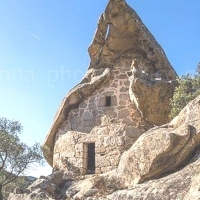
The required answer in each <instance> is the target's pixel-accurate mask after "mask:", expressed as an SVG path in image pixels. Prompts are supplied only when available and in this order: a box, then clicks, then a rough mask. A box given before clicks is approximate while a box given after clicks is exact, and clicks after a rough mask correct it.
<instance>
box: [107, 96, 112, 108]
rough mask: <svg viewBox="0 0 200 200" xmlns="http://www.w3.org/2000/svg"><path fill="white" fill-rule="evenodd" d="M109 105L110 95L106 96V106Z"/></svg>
mask: <svg viewBox="0 0 200 200" xmlns="http://www.w3.org/2000/svg"><path fill="white" fill-rule="evenodd" d="M108 106H111V96H107V97H106V107H108Z"/></svg>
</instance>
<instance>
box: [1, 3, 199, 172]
mask: <svg viewBox="0 0 200 200" xmlns="http://www.w3.org/2000/svg"><path fill="white" fill-rule="evenodd" d="M107 2H108V1H107V0H95V1H94V0H93V1H92V0H85V1H83V0H80V1H74V0H57V1H55V0H43V1H41V0H0V102H1V103H0V116H1V117H6V118H8V119H15V120H19V121H20V122H21V123H22V125H23V126H24V132H23V134H22V135H21V138H22V140H23V141H24V142H26V143H28V144H29V145H32V144H33V143H34V142H35V141H36V142H40V143H43V141H44V138H45V136H46V134H47V132H48V130H49V128H50V126H51V123H52V121H53V117H54V114H55V113H56V110H57V109H58V107H59V105H60V102H61V101H62V99H63V98H64V96H65V95H66V94H67V92H68V91H69V90H70V89H71V88H72V87H73V86H75V85H76V84H77V83H78V82H79V81H80V80H81V78H82V77H83V75H84V74H85V72H86V70H87V67H88V64H89V56H88V53H87V48H88V46H89V44H90V43H91V41H92V38H93V35H94V32H95V29H96V26H97V21H98V18H99V16H100V14H101V13H102V12H103V11H104V9H105V7H106V4H107ZM127 3H128V4H129V5H130V6H131V7H133V8H134V9H135V10H136V12H137V13H138V14H139V16H140V17H141V19H142V20H143V22H144V23H145V25H146V26H147V27H148V29H149V30H150V31H151V33H152V34H153V35H154V36H155V38H156V39H157V41H158V42H159V43H160V44H161V46H162V47H163V49H164V50H165V52H166V54H167V56H168V59H169V60H170V62H171V64H172V65H173V67H174V69H175V70H176V71H177V73H178V74H179V75H181V74H184V73H187V72H194V70H195V68H196V66H197V64H198V62H200V1H199V0H191V1H188V0H167V1H160V0H151V1H146V0H127ZM45 170H46V169H45ZM46 172H47V173H48V172H50V171H48V170H46ZM42 173H44V170H43V171H42V169H40V170H39V171H38V172H37V173H36V172H34V173H33V175H36V174H42Z"/></svg>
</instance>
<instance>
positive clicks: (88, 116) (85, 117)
mask: <svg viewBox="0 0 200 200" xmlns="http://www.w3.org/2000/svg"><path fill="white" fill-rule="evenodd" d="M92 118H93V116H92V113H91V112H89V111H86V112H84V113H83V116H82V119H83V121H90V120H91V119H92Z"/></svg>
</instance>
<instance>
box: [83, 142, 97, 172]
mask: <svg viewBox="0 0 200 200" xmlns="http://www.w3.org/2000/svg"><path fill="white" fill-rule="evenodd" d="M84 171H85V173H84V174H95V143H87V144H84Z"/></svg>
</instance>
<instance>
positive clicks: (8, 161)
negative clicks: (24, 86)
mask: <svg viewBox="0 0 200 200" xmlns="http://www.w3.org/2000/svg"><path fill="white" fill-rule="evenodd" d="M21 132H22V126H21V124H20V123H19V122H18V121H10V120H8V119H6V118H0V200H1V198H2V197H1V192H2V190H4V188H5V189H6V188H7V190H8V186H9V185H14V184H16V183H17V182H18V181H20V179H19V178H20V175H22V174H23V173H24V172H26V170H27V169H29V167H30V166H31V165H32V164H34V163H42V161H43V156H42V152H41V149H40V146H39V144H38V143H35V144H34V145H33V146H32V147H28V146H27V145H26V144H24V143H23V142H21V141H20V138H19V134H20V133H21ZM6 186H7V187H6ZM4 192H5V191H4Z"/></svg>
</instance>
